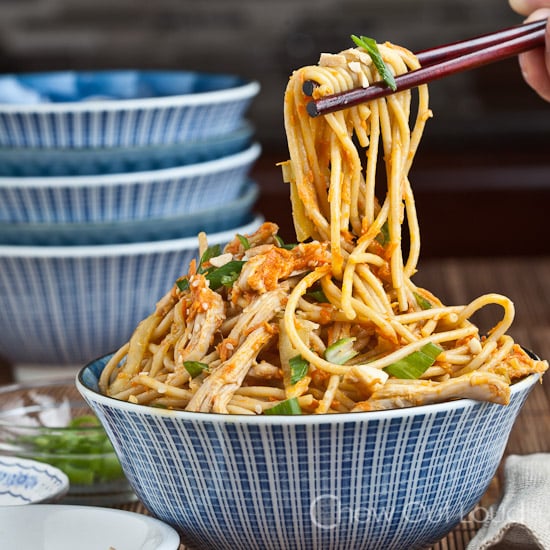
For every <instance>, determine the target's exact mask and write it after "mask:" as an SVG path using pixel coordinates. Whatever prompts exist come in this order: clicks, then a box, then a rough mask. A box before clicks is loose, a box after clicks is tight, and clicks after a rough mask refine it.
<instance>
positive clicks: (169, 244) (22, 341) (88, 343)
mask: <svg viewBox="0 0 550 550" xmlns="http://www.w3.org/2000/svg"><path fill="white" fill-rule="evenodd" d="M261 222H262V218H261V217H260V216H257V217H255V218H254V219H253V220H252V221H251V222H249V223H247V224H246V225H243V226H240V227H236V228H233V229H231V230H228V231H222V232H219V233H212V234H209V235H208V242H209V243H210V244H218V243H219V244H222V245H223V244H225V243H227V242H229V241H230V240H232V239H233V238H234V237H235V234H236V233H240V234H246V233H251V232H253V231H255V230H256V229H257V228H258V227H259V225H260V224H261ZM197 255H198V240H197V238H196V237H186V238H183V239H173V240H164V241H148V242H142V243H129V244H112V245H99V246H60V247H58V246H7V245H6V246H0V335H1V338H0V357H3V358H4V359H5V360H7V361H8V362H10V363H12V364H15V365H18V364H33V365H51V364H55V365H79V364H80V365H81V364H84V363H86V362H87V361H90V360H91V359H92V358H94V357H97V356H98V354H103V353H108V352H110V351H113V350H114V349H116V348H118V347H119V346H120V345H122V344H123V343H124V342H125V341H126V340H127V339H128V338H129V337H130V335H131V333H132V332H133V330H134V329H135V327H136V326H137V324H138V323H139V322H140V321H141V320H142V319H143V318H144V317H146V316H147V315H149V314H150V313H151V312H152V311H154V307H155V303H156V302H157V300H159V299H160V298H161V297H162V296H163V295H164V294H165V293H166V292H168V291H169V290H170V288H171V287H172V285H173V284H174V281H176V280H177V279H178V278H179V277H180V276H181V275H183V274H185V273H186V272H187V269H188V264H189V262H190V260H192V259H193V258H195V257H196V256H197Z"/></svg>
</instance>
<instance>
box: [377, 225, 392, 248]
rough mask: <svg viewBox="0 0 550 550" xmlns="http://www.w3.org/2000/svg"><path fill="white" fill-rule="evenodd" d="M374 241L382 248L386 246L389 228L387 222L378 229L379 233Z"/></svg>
mask: <svg viewBox="0 0 550 550" xmlns="http://www.w3.org/2000/svg"><path fill="white" fill-rule="evenodd" d="M376 240H377V241H378V242H379V243H380V244H381V245H382V246H386V245H387V244H388V243H389V242H390V228H389V226H388V222H384V225H383V226H382V227H381V228H380V233H378V235H376Z"/></svg>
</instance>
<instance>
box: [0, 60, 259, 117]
mask: <svg viewBox="0 0 550 550" xmlns="http://www.w3.org/2000/svg"><path fill="white" fill-rule="evenodd" d="M53 72H54V73H60V72H61V73H63V72H71V71H53ZM72 72H75V73H78V72H80V71H72ZM82 72H94V73H100V72H105V73H108V72H109V71H82ZM116 72H125V71H124V69H121V70H117V71H116ZM126 72H131V71H126ZM138 72H148V73H151V74H152V73H161V72H164V73H166V72H168V71H138ZM171 72H173V73H187V74H192V75H197V76H204V77H218V76H229V77H234V78H235V79H236V82H237V85H235V86H233V87H231V88H224V89H221V90H212V91H208V92H198V93H193V94H174V95H167V96H158V97H142V98H131V99H105V100H91V101H60V102H56V103H0V114H4V115H12V114H15V115H19V114H33V113H39V114H45V113H82V112H97V113H100V112H102V111H136V110H140V109H158V108H163V107H196V106H200V107H203V106H204V107H206V106H210V105H213V104H218V103H229V102H233V101H242V100H246V99H249V98H252V97H254V96H255V95H257V94H258V92H259V91H260V83H259V81H257V80H251V79H247V78H243V77H240V76H238V75H231V74H222V73H207V72H204V73H203V72H200V71H171ZM28 74H31V73H22V74H13V75H4V76H15V77H20V76H26V75H28ZM32 74H33V75H36V76H41V75H43V76H44V77H47V76H48V74H49V73H48V72H46V71H44V72H43V73H32Z"/></svg>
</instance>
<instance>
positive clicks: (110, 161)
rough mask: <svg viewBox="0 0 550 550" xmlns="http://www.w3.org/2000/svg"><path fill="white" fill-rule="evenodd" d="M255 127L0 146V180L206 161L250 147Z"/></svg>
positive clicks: (245, 125)
mask: <svg viewBox="0 0 550 550" xmlns="http://www.w3.org/2000/svg"><path fill="white" fill-rule="evenodd" d="M253 135H254V127H253V126H252V124H251V123H249V122H248V121H244V122H243V123H242V124H241V125H240V126H239V127H238V128H237V129H236V130H234V131H232V132H229V133H227V134H224V135H222V136H214V137H210V138H207V139H201V140H188V141H185V142H184V143H174V144H168V145H145V146H135V147H92V148H85V149H53V148H49V149H39V148H34V147H26V148H25V147H0V177H8V178H14V177H15V178H30V177H32V178H35V177H52V176H58V177H59V176H93V175H98V174H121V173H124V172H148V171H150V170H162V169H163V168H174V167H176V166H186V165H188V164H196V163H199V162H206V161H209V160H214V159H217V158H221V157H225V156H228V155H234V154H236V153H239V152H240V151H243V150H244V149H246V148H247V147H250V144H251V142H252V139H253Z"/></svg>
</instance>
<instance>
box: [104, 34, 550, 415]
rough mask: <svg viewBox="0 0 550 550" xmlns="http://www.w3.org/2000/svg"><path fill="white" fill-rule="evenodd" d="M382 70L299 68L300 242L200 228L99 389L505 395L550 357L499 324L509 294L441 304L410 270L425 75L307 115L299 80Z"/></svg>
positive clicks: (187, 399)
mask: <svg viewBox="0 0 550 550" xmlns="http://www.w3.org/2000/svg"><path fill="white" fill-rule="evenodd" d="M378 48H379V50H380V53H381V56H382V58H383V60H384V62H385V63H386V66H387V67H388V68H389V69H390V70H391V71H392V73H394V74H401V73H404V72H406V71H409V70H412V69H415V68H417V67H418V62H417V60H416V58H415V57H414V55H413V54H411V53H410V52H409V51H407V50H405V49H403V48H400V47H397V46H394V45H391V44H388V43H387V44H384V45H379V46H378ZM378 79H379V76H378V72H377V69H376V68H375V66H374V64H373V62H372V60H371V57H370V56H369V55H368V54H367V53H366V51H364V50H363V49H361V48H355V49H349V50H346V51H344V52H341V53H339V54H336V55H330V54H323V55H322V56H321V60H320V64H319V65H317V66H311V67H304V68H302V69H300V70H298V71H296V72H294V74H293V75H292V76H291V78H290V81H289V83H288V87H287V90H286V94H285V128H286V133H287V139H288V147H289V152H290V160H289V161H287V162H285V163H283V164H282V167H283V174H284V178H285V180H286V181H288V182H289V184H290V194H291V203H292V210H293V218H294V224H295V229H296V236H297V239H298V241H299V244H296V245H285V244H284V243H282V242H281V240H280V238H279V237H278V235H277V231H278V227H277V226H276V225H275V224H273V223H269V222H266V223H264V224H263V225H262V226H261V227H260V228H259V229H258V230H257V231H256V232H255V233H254V234H252V235H246V236H242V235H237V236H236V237H235V239H234V240H233V241H232V242H230V243H229V244H228V245H227V246H226V247H225V248H224V250H220V249H218V248H216V247H213V248H209V247H208V243H207V239H206V236H205V235H204V234H201V235H200V236H199V242H200V253H201V257H200V260H199V261H198V262H197V261H193V262H191V265H190V266H189V271H188V273H187V274H186V275H184V276H182V278H181V279H180V280H179V281H177V283H176V284H175V285H174V287H173V288H172V289H171V290H170V292H168V294H167V295H166V296H164V297H163V298H162V299H161V300H160V301H159V303H158V304H157V307H156V310H155V311H154V312H153V313H152V314H151V315H150V316H149V317H148V318H146V319H144V320H143V321H142V322H141V323H140V325H139V326H138V327H137V328H136V330H135V332H134V334H133V335H132V337H131V339H130V341H129V342H128V343H127V344H125V345H124V346H123V347H122V348H121V349H120V350H119V351H118V352H117V353H115V354H114V355H113V357H112V358H111V360H110V361H109V363H108V364H107V366H106V367H105V369H104V371H103V373H102V376H101V379H100V389H101V391H102V392H104V393H105V394H107V395H110V396H112V397H115V398H117V399H124V400H129V401H132V402H135V403H141V404H149V405H155V406H160V407H167V408H175V409H183V410H188V411H202V412H215V413H230V414H269V413H289V412H296V411H298V412H303V413H319V414H321V413H336V412H347V411H369V410H381V409H388V408H396V407H407V406H414V405H420V404H423V403H434V402H439V401H444V400H448V399H455V398H460V397H471V398H474V399H480V400H487V401H493V402H496V403H501V404H506V403H507V402H508V400H509V395H510V384H511V383H512V382H514V381H515V380H518V379H521V378H523V377H525V376H526V375H528V374H530V373H542V372H544V371H545V370H546V369H547V368H548V364H547V362H546V361H538V360H534V359H532V358H531V357H529V356H528V354H527V353H526V352H524V351H523V350H522V348H521V347H520V346H518V345H517V344H515V343H514V341H513V340H512V338H511V337H510V336H508V335H507V331H508V330H509V328H510V326H511V324H512V321H513V318H514V306H513V303H512V302H511V301H510V300H509V299H508V298H506V297H505V296H500V295H497V294H488V295H485V296H481V297H479V298H477V299H476V300H474V301H473V302H472V303H470V304H467V305H462V306H446V305H444V304H443V303H441V301H440V300H439V299H438V298H436V297H435V296H433V295H432V294H431V293H430V292H429V291H427V290H425V289H422V288H419V287H417V286H416V285H415V284H414V283H413V281H412V277H413V276H414V274H415V272H416V267H417V262H418V258H419V251H420V234H419V226H418V220H417V216H416V211H415V203H414V197H413V193H412V189H411V185H410V182H409V178H408V174H409V170H410V167H411V165H412V162H413V159H414V156H415V154H416V151H417V148H418V145H419V143H420V138H421V135H422V132H423V129H424V125H425V123H426V121H427V120H428V119H429V118H430V116H431V111H430V110H429V107H428V91H427V88H426V86H421V87H420V88H418V90H417V98H416V99H415V101H413V92H411V91H405V92H400V93H398V94H394V95H390V96H388V97H386V98H383V99H378V100H375V101H373V102H371V103H369V104H366V105H360V106H357V107H353V108H350V109H347V110H345V111H340V112H337V113H333V114H328V115H325V116H323V117H317V118H310V117H309V116H308V115H307V114H306V111H305V102H306V101H307V98H305V97H304V94H303V91H302V90H303V84H304V82H305V81H313V82H315V83H316V88H315V91H314V94H315V95H318V96H324V95H326V94H332V93H337V92H340V91H344V90H347V89H350V88H353V87H358V86H364V85H368V83H369V82H372V81H375V80H378ZM413 105H416V108H415V109H414V111H415V112H414V113H413ZM379 197H381V198H380V200H379ZM405 223H406V224H407V226H408V235H409V241H408V243H405V245H404V243H403V226H404V224H405ZM490 304H497V305H499V306H500V307H501V308H502V311H503V316H502V319H501V320H500V321H499V322H498V323H497V325H496V326H495V327H494V328H493V329H492V330H491V331H489V333H488V334H487V335H481V334H480V333H479V329H478V328H477V327H476V326H475V324H474V323H473V322H472V320H471V318H472V316H473V315H474V314H475V313H476V312H477V311H478V310H479V309H481V308H484V307H486V306H487V305H490Z"/></svg>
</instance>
